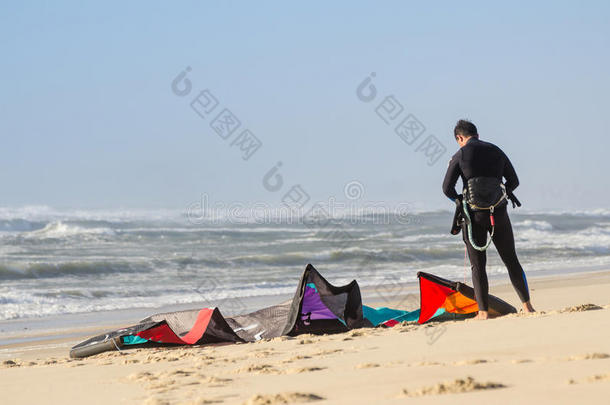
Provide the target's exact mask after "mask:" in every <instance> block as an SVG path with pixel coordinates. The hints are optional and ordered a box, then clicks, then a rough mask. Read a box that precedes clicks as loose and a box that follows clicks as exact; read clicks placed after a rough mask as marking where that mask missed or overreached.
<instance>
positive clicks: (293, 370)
mask: <svg viewBox="0 0 610 405" xmlns="http://www.w3.org/2000/svg"><path fill="white" fill-rule="evenodd" d="M325 369H326V367H300V368H289V369H288V370H286V371H283V372H281V373H280V374H302V373H311V372H312V371H320V370H325Z"/></svg>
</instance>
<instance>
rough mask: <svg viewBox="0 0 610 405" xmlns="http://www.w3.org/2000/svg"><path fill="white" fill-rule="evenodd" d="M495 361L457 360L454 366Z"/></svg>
mask: <svg viewBox="0 0 610 405" xmlns="http://www.w3.org/2000/svg"><path fill="white" fill-rule="evenodd" d="M494 361H495V360H485V359H473V360H463V361H456V362H455V363H453V365H454V366H470V365H474V364H483V363H491V362H494Z"/></svg>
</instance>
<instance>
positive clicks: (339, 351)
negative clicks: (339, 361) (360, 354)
mask: <svg viewBox="0 0 610 405" xmlns="http://www.w3.org/2000/svg"><path fill="white" fill-rule="evenodd" d="M341 352H343V349H329V350H321V351H319V352H316V353H313V354H312V356H327V355H329V354H335V353H341Z"/></svg>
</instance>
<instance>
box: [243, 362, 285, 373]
mask: <svg viewBox="0 0 610 405" xmlns="http://www.w3.org/2000/svg"><path fill="white" fill-rule="evenodd" d="M233 372H234V373H237V374H240V373H252V374H279V373H280V372H279V371H278V370H277V369H276V368H275V367H273V366H272V365H271V364H251V365H249V366H245V367H241V368H238V369H237V370H235V371H233Z"/></svg>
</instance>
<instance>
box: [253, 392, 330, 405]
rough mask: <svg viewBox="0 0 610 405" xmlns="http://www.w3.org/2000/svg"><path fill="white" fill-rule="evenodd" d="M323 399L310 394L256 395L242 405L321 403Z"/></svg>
mask: <svg viewBox="0 0 610 405" xmlns="http://www.w3.org/2000/svg"><path fill="white" fill-rule="evenodd" d="M323 399H324V398H322V397H321V396H318V395H315V394H310V393H306V394H305V393H301V392H284V393H281V394H258V395H255V396H253V397H252V398H250V399H249V400H247V401H246V402H244V405H276V404H292V403H304V402H314V401H321V400H323Z"/></svg>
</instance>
